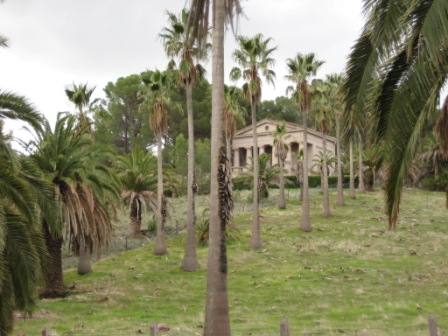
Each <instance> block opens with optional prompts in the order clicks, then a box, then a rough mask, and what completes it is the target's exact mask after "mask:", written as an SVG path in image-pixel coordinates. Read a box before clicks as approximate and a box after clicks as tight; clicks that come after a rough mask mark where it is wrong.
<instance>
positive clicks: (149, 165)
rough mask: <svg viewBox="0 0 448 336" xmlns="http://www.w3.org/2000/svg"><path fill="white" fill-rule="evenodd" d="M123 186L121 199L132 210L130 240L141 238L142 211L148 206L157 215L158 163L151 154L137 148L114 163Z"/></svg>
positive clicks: (117, 158)
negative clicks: (156, 173) (156, 172)
mask: <svg viewBox="0 0 448 336" xmlns="http://www.w3.org/2000/svg"><path fill="white" fill-rule="evenodd" d="M113 165H114V168H115V169H116V171H117V172H118V174H117V175H118V179H119V180H120V184H121V186H122V192H121V197H122V198H123V199H125V200H127V201H128V204H129V208H130V219H131V232H130V234H129V237H130V238H137V237H140V236H141V225H142V209H143V207H144V205H145V204H147V205H148V206H149V207H150V209H151V210H152V211H153V212H154V213H157V192H156V188H157V176H156V175H155V174H154V171H155V170H156V165H157V163H156V162H155V158H154V156H153V155H152V154H151V153H145V152H144V151H143V149H141V148H139V147H138V146H135V147H134V148H133V149H132V151H131V152H130V153H129V154H128V155H126V156H118V157H116V158H115V161H114V163H113Z"/></svg>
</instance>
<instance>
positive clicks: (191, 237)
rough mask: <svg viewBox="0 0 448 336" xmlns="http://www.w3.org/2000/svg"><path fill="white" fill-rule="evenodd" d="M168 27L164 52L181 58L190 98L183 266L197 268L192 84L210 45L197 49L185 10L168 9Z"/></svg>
mask: <svg viewBox="0 0 448 336" xmlns="http://www.w3.org/2000/svg"><path fill="white" fill-rule="evenodd" d="M167 15H168V20H169V25H170V26H169V27H165V28H163V29H162V33H161V34H159V36H160V38H161V39H162V41H163V45H164V47H165V52H166V54H167V55H168V56H169V57H180V63H179V68H178V72H179V82H180V84H181V85H182V86H183V87H184V88H185V95H186V98H187V118H188V174H187V175H188V177H187V180H188V181H187V183H188V187H187V235H186V243H185V254H184V259H183V262H182V269H183V270H184V271H187V272H191V271H195V270H196V269H197V268H198V266H199V263H198V259H197V252H196V230H195V225H196V213H195V203H194V194H195V192H196V182H195V176H194V119H193V85H194V84H195V82H196V76H197V73H199V74H202V73H203V72H204V69H203V68H202V67H201V66H200V65H199V64H197V65H196V66H195V64H194V61H193V58H196V59H197V60H204V59H206V57H207V49H208V48H209V45H205V46H204V47H203V48H197V47H195V46H194V45H193V44H192V40H191V36H189V35H187V27H186V25H187V21H188V16H189V12H188V10H186V9H183V10H182V13H181V14H180V16H179V17H176V15H174V14H173V13H170V12H167Z"/></svg>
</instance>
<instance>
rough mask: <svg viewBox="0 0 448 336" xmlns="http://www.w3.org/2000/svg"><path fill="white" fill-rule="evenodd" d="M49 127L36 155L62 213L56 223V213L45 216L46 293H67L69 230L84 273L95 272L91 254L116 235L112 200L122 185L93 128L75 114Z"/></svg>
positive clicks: (40, 137) (37, 143)
mask: <svg viewBox="0 0 448 336" xmlns="http://www.w3.org/2000/svg"><path fill="white" fill-rule="evenodd" d="M44 126H45V128H44V130H43V131H41V132H39V133H38V134H37V139H36V141H35V142H34V145H35V147H36V148H35V151H34V153H32V155H31V159H32V160H33V162H35V164H36V165H37V166H38V167H39V169H40V170H41V171H42V173H43V174H44V175H45V177H46V179H47V180H48V181H49V182H50V183H51V184H52V186H53V193H54V197H56V200H57V201H58V203H59V208H60V212H61V217H60V218H59V220H58V221H57V222H56V223H55V224H54V225H52V222H51V218H44V220H43V229H44V233H45V239H46V245H47V249H48V252H49V254H50V262H49V267H48V270H47V277H46V287H45V290H44V295H46V296H61V295H65V293H66V289H65V286H64V283H63V276H62V259H61V247H62V243H63V237H62V231H63V229H64V230H65V232H66V236H67V237H68V238H69V240H70V243H71V245H72V246H73V247H74V250H75V251H79V257H80V262H79V264H78V273H80V274H85V273H89V272H91V266H90V255H91V253H92V252H93V251H97V252H99V251H100V249H101V247H103V246H107V245H108V243H109V240H110V238H111V235H112V224H111V221H110V216H109V212H108V209H107V207H108V205H107V204H111V203H110V200H112V198H113V196H115V195H118V188H117V185H116V183H114V180H113V178H112V175H111V174H110V172H109V170H108V169H107V168H106V167H105V166H104V165H102V164H101V163H100V162H99V157H98V151H97V150H96V148H94V147H93V146H92V143H91V139H90V136H89V134H88V130H87V128H86V127H84V128H80V126H79V124H78V123H77V121H76V119H75V118H74V117H73V116H70V115H63V114H58V118H57V120H56V125H55V128H54V130H52V129H51V127H50V125H49V123H48V121H46V123H45V125H44ZM82 129H83V130H84V131H81V130H82ZM101 152H102V151H101ZM79 246H82V248H80V247H79Z"/></svg>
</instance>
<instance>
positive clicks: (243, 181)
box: [233, 175, 358, 190]
mask: <svg viewBox="0 0 448 336" xmlns="http://www.w3.org/2000/svg"><path fill="white" fill-rule="evenodd" d="M285 179H288V180H290V181H291V183H285V188H299V187H300V186H299V183H298V181H297V177H296V176H295V175H285ZM252 180H253V178H252V176H250V175H245V176H238V177H234V178H233V189H234V190H250V189H251V186H252ZM349 181H350V176H348V175H346V176H344V183H343V184H344V187H348V184H349ZM337 184H338V177H337V176H329V177H328V186H329V187H330V188H336V186H337ZM355 184H356V185H357V184H358V177H356V178H355ZM308 186H309V187H310V188H318V187H320V176H319V175H311V176H309V177H308ZM269 187H270V188H273V189H275V188H278V187H277V186H275V185H271V186H269Z"/></svg>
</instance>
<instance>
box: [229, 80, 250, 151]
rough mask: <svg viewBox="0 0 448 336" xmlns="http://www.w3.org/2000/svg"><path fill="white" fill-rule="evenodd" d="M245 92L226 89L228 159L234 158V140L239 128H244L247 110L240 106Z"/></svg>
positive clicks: (231, 88)
mask: <svg viewBox="0 0 448 336" xmlns="http://www.w3.org/2000/svg"><path fill="white" fill-rule="evenodd" d="M242 97H243V92H242V91H241V89H239V88H237V87H236V86H226V87H225V108H224V134H225V138H226V151H227V157H228V158H229V159H230V158H231V157H232V138H233V136H234V135H235V132H236V130H237V128H238V126H243V125H244V122H245V119H244V116H245V115H246V110H245V109H244V108H243V107H242V106H241V105H240V98H242Z"/></svg>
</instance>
